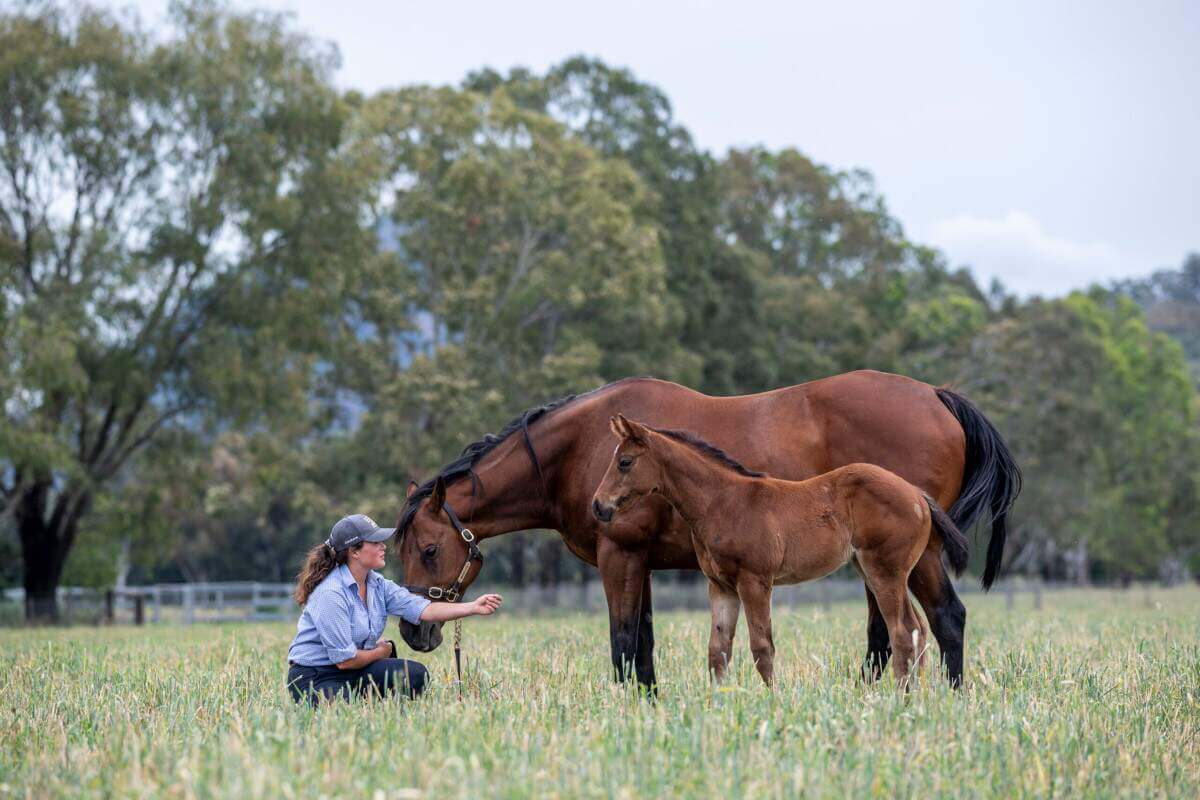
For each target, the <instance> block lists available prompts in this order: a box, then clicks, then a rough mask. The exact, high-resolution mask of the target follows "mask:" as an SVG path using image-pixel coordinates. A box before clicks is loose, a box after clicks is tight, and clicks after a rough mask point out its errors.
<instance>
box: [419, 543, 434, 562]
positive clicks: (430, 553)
mask: <svg viewBox="0 0 1200 800" xmlns="http://www.w3.org/2000/svg"><path fill="white" fill-rule="evenodd" d="M437 551H438V548H437V545H436V544H431V545H429V547H426V548H425V549H424V550H423V551H421V558H425V559H428V560H430V561H432V560H433V557H434V556H436V555H437Z"/></svg>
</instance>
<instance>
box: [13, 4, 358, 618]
mask: <svg viewBox="0 0 1200 800" xmlns="http://www.w3.org/2000/svg"><path fill="white" fill-rule="evenodd" d="M172 26H173V27H172V33H171V35H170V36H169V37H167V38H166V39H165V40H163V41H154V40H152V39H150V38H149V37H148V36H146V35H145V34H144V33H142V32H141V31H140V29H139V28H138V27H137V25H136V24H135V23H132V22H128V21H126V20H124V19H122V18H119V17H117V16H114V15H111V14H109V13H107V12H104V11H100V10H96V9H94V8H91V7H87V6H81V7H69V8H58V7H55V6H51V5H42V4H37V5H31V6H26V7H21V8H20V9H19V10H17V11H15V12H5V13H4V14H3V16H0V53H2V54H3V55H2V56H0V86H2V87H3V89H2V90H0V91H2V92H3V95H2V96H0V162H2V165H3V170H0V172H2V173H3V178H2V179H0V253H2V254H3V270H2V271H0V297H3V311H2V313H0V328H2V330H0V341H3V342H4V345H3V347H4V349H5V351H6V352H5V353H4V354H3V358H0V376H2V377H0V385H3V386H4V387H5V388H6V395H7V397H8V398H9V399H7V400H6V403H5V408H4V415H3V417H2V418H0V465H2V467H3V504H4V507H5V511H6V512H7V513H8V514H10V515H12V517H13V518H14V519H15V522H16V528H17V532H18V534H19V539H20V541H21V546H22V552H23V557H24V563H25V567H26V570H25V585H26V589H27V591H28V592H30V595H31V596H32V597H33V598H34V599H37V600H38V602H39V603H44V604H45V607H44V608H43V609H41V611H39V613H43V612H44V613H50V614H52V613H53V603H52V600H50V599H49V598H51V597H52V592H53V587H54V586H55V585H56V584H57V582H58V579H59V576H60V575H61V571H62V567H63V563H64V561H65V558H66V556H67V554H68V553H69V552H70V549H71V547H72V545H73V543H74V540H75V537H76V534H77V532H78V530H79V527H80V521H81V520H82V519H83V518H84V516H85V515H86V514H87V513H88V512H89V511H90V510H91V509H92V508H94V507H95V506H96V503H97V501H98V499H99V495H100V494H102V493H103V492H105V491H107V490H108V488H109V487H110V486H113V485H114V484H115V483H117V482H118V481H119V479H120V478H121V476H122V474H123V471H124V470H125V469H126V467H127V466H131V465H132V463H133V462H131V460H130V459H131V458H132V457H134V456H135V455H139V454H140V453H141V452H142V451H144V449H145V446H146V445H147V444H148V443H149V442H150V441H152V440H153V439H155V437H156V436H158V435H160V434H161V433H163V432H165V431H169V430H172V429H174V430H177V431H185V432H189V433H192V434H193V435H196V434H199V433H200V432H201V431H202V430H203V429H204V426H205V425H206V423H208V422H210V421H212V420H215V419H221V420H224V421H226V424H228V423H229V422H232V423H235V424H239V425H250V424H258V423H259V422H260V421H262V420H264V419H265V418H267V417H269V416H270V415H272V414H276V415H283V416H287V417H294V416H296V415H305V414H306V413H307V407H308V403H309V397H308V391H307V388H306V387H307V386H308V385H309V379H310V375H311V372H312V363H313V358H314V355H315V354H317V353H319V352H320V351H321V348H322V346H323V344H324V341H325V340H324V336H323V333H324V330H325V328H326V326H325V325H324V324H323V321H324V319H325V317H326V316H327V311H326V309H328V308H331V307H335V306H334V305H333V304H332V303H330V297H331V296H333V297H336V290H337V288H338V287H337V276H338V272H339V265H340V264H341V263H343V262H342V259H343V258H346V257H351V256H353V254H354V253H355V252H356V250H357V247H358V243H359V242H361V241H364V240H363V239H362V238H361V232H360V230H359V227H358V225H357V219H358V206H359V200H358V198H359V197H360V196H361V195H360V193H359V191H358V190H357V189H356V188H355V185H354V182H353V180H352V177H353V176H352V174H351V173H349V172H348V171H347V170H346V169H345V167H344V165H343V164H342V163H340V162H339V160H338V159H337V157H336V156H337V148H338V145H339V139H340V136H341V127H342V122H343V117H344V112H343V105H342V102H341V100H340V99H339V97H338V95H337V93H336V92H335V91H333V90H332V89H331V87H330V85H329V80H328V76H329V73H330V71H331V69H332V67H333V64H334V61H333V57H332V54H331V53H330V52H329V51H327V50H326V49H325V48H323V47H320V46H318V45H316V44H315V43H313V42H312V41H310V40H308V39H307V38H305V37H304V36H302V35H300V34H297V33H295V32H294V31H292V30H290V29H289V28H288V27H287V25H286V24H285V23H284V22H282V21H281V20H280V19H279V18H277V17H270V16H266V15H244V16H242V15H235V14H231V13H226V12H224V11H223V10H221V9H219V8H217V7H215V6H213V5H211V4H208V3H204V2H197V3H193V4H182V5H176V6H173V11H172ZM331 293H332V294H331Z"/></svg>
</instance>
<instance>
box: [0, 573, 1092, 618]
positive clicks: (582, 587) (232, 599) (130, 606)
mask: <svg viewBox="0 0 1200 800" xmlns="http://www.w3.org/2000/svg"><path fill="white" fill-rule="evenodd" d="M293 588H294V587H293V584H291V583H256V582H249V581H232V582H223V583H159V584H154V585H150V586H126V587H123V588H119V589H109V590H103V589H87V588H80V587H63V588H60V589H59V592H58V599H59V607H60V611H61V615H62V618H63V619H64V620H65V621H72V622H91V623H96V624H115V623H133V624H136V625H142V624H146V623H161V622H169V623H172V624H184V625H191V624H193V623H199V622H270V621H282V620H294V619H295V618H296V615H297V613H298V612H297V609H296V606H295V604H294V603H293V602H292V599H291V593H292V589H293ZM487 588H488V590H498V591H500V592H501V593H502V594H503V595H504V605H505V609H506V611H508V612H509V613H515V614H521V615H539V614H553V613H561V612H568V611H583V612H602V611H604V610H606V609H607V607H608V606H607V603H606V602H605V599H604V592H603V588H602V587H601V585H600V583H599V581H595V580H590V581H587V582H575V583H562V584H558V585H553V586H526V587H522V588H514V587H507V588H506V587H487ZM1058 588H1068V587H1066V586H1063V585H1058V584H1044V583H1042V582H1041V581H1027V580H1022V579H1019V578H1017V579H1013V580H1007V581H1003V582H1001V583H1000V584H998V585H997V587H996V588H995V590H993V594H997V595H1000V596H1002V597H1004V598H1005V599H1006V602H1007V604H1008V605H1009V607H1012V606H1014V605H1015V603H1016V601H1017V597H1018V596H1028V597H1030V599H1031V603H1030V605H1031V606H1032V607H1033V608H1035V609H1036V608H1041V607H1042V594H1043V592H1044V591H1049V590H1053V589H1058ZM1070 588H1074V587H1073V586H1072V587H1070ZM958 590H959V592H960V593H962V594H964V595H969V594H974V593H976V592H978V591H979V589H978V584H976V583H975V582H974V581H970V580H963V581H962V582H961V583H959V584H958ZM653 591H654V600H653V607H654V610H655V611H673V610H681V609H692V610H699V609H707V608H708V591H707V584H706V582H705V581H703V580H693V581H689V582H683V581H678V580H669V579H668V580H663V581H657V582H655V584H654V590H653ZM472 594H475V593H472ZM862 597H863V586H862V583H861V582H859V581H854V580H847V579H845V578H841V577H830V578H826V579H824V580H820V581H814V582H810V583H803V584H798V585H794V586H779V587H776V589H775V592H774V598H773V603H774V605H775V607H776V608H799V607H805V606H822V607H826V608H828V607H829V606H831V605H832V604H833V603H835V602H844V601H857V600H861V599H862ZM3 599H4V600H7V601H9V603H6V604H5V605H7V606H8V611H7V613H4V614H2V615H0V618H3V619H5V620H8V621H10V622H17V621H19V620H20V618H21V616H22V615H21V613H20V610H21V609H22V608H23V601H24V591H23V590H21V589H8V590H5V591H4V593H3Z"/></svg>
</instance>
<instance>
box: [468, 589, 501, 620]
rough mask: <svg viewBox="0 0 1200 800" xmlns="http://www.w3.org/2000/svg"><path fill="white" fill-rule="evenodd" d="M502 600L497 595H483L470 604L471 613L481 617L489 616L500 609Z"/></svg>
mask: <svg viewBox="0 0 1200 800" xmlns="http://www.w3.org/2000/svg"><path fill="white" fill-rule="evenodd" d="M501 602H503V598H502V597H500V595H498V594H483V595H480V596H479V597H477V598H475V600H474V601H473V602H472V603H471V608H472V610H473V612H474V613H475V614H477V615H479V616H481V617H487V616H491V615H492V614H494V613H496V609H497V608H499V607H500V603H501Z"/></svg>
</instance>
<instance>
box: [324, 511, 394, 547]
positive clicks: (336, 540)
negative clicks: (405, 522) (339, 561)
mask: <svg viewBox="0 0 1200 800" xmlns="http://www.w3.org/2000/svg"><path fill="white" fill-rule="evenodd" d="M395 532H396V529H395V528H381V527H379V526H378V525H376V524H375V520H373V519H371V518H370V517H368V516H367V515H366V514H351V515H350V516H348V517H342V518H341V519H339V520H338V522H337V524H336V525H334V526H333V530H332V531H330V532H329V538H328V539H326V540H325V544H327V545H329V546H330V547H332V548H333V549H334V550H335V551H337V552H339V553H340V552H342V551H343V550H345V549H346V548H348V547H353V546H354V545H356V544H358V543H359V542H382V541H384V540H385V539H387V538H389V537H390V536H391V535H392V534H393V533H395Z"/></svg>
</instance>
